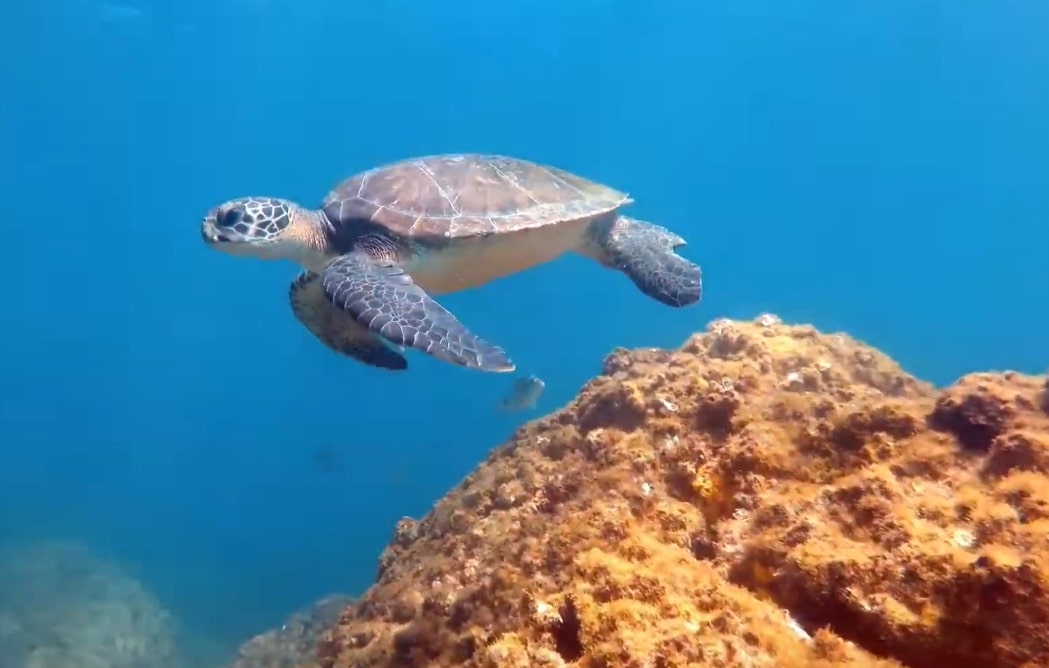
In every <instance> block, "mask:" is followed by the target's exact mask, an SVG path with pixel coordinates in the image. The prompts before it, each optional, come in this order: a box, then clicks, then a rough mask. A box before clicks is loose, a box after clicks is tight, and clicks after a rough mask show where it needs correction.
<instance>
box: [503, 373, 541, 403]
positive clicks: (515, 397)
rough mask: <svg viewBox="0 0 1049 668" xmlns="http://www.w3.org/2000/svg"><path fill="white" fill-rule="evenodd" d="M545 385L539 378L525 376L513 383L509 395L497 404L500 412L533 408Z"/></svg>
mask: <svg viewBox="0 0 1049 668" xmlns="http://www.w3.org/2000/svg"><path fill="white" fill-rule="evenodd" d="M545 387H546V383H544V382H543V380H542V379H541V378H539V376H525V377H523V378H518V379H517V380H515V381H514V386H513V388H511V390H510V393H509V394H507V395H506V396H505V397H503V400H502V401H501V402H499V408H500V410H504V411H521V410H527V409H529V408H535V403H536V402H537V401H539V396H540V395H541V394H542V393H543V388H545Z"/></svg>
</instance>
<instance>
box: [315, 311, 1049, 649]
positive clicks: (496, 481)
mask: <svg viewBox="0 0 1049 668" xmlns="http://www.w3.org/2000/svg"><path fill="white" fill-rule="evenodd" d="M316 651H317V655H316V660H317V662H318V663H319V665H320V666H321V667H322V668H366V667H370V666H386V667H393V666H396V667H404V668H407V667H412V666H419V667H424V666H475V667H491V668H518V667H519V668H541V667H550V668H553V667H560V666H572V667H580V668H582V667H586V668H598V667H602V668H616V667H623V668H671V667H676V666H710V667H716V666H726V667H727V666H732V667H740V668H743V667H750V666H785V667H798V668H800V667H804V666H857V667H858V666H883V667H886V668H888V667H889V666H909V667H912V668H932V667H934V666H938V665H946V666H952V667H953V668H987V667H990V666H995V667H997V668H1008V667H1013V666H1016V667H1019V666H1036V665H1037V666H1047V665H1049V386H1047V381H1046V379H1045V378H1044V377H1031V376H1024V375H1021V374H1017V373H1002V374H990V373H988V374H974V375H971V376H967V377H964V378H962V379H961V380H959V381H958V382H957V383H956V384H955V385H954V386H952V387H950V388H947V389H945V390H937V389H935V388H934V387H932V386H931V385H929V384H927V383H924V382H921V381H920V380H917V379H915V378H913V377H911V376H909V375H908V374H906V373H904V372H903V371H902V370H901V369H900V368H899V366H898V365H897V364H896V363H895V362H893V361H892V360H891V359H889V358H888V357H886V356H885V355H883V354H882V353H880V352H878V351H877V350H874V349H871V348H870V347H867V346H865V345H863V344H861V343H859V342H857V341H855V340H853V339H851V338H850V337H848V336H845V335H828V334H821V333H819V332H818V331H816V330H815V329H813V328H812V327H807V326H788V325H784V324H782V323H781V322H779V320H778V319H776V318H775V317H772V316H762V317H761V318H758V319H757V320H756V321H755V322H732V321H724V320H722V321H717V322H714V323H712V324H711V325H710V326H709V327H708V329H707V331H706V332H704V333H702V334H697V335H695V336H693V337H692V338H690V339H689V340H688V341H687V342H686V343H685V344H684V346H682V347H681V348H680V349H679V350H676V351H663V350H640V351H633V352H628V351H626V350H617V351H615V352H613V353H612V354H611V355H610V356H609V357H608V358H607V360H606V361H605V368H604V373H603V375H601V376H600V377H598V378H596V379H595V380H593V381H591V382H590V383H589V384H588V385H587V386H586V387H585V388H583V390H582V391H581V393H580V394H579V396H578V397H577V398H576V399H575V400H574V401H573V402H572V403H571V404H570V405H568V406H567V407H566V408H564V409H563V410H561V411H559V412H557V413H554V414H552V415H550V416H548V417H546V418H543V419H540V420H538V421H536V422H533V423H530V424H528V425H526V426H524V427H522V428H521V429H520V430H519V431H518V433H516V434H515V435H514V437H513V439H512V440H511V442H509V443H508V444H506V445H505V446H503V447H501V448H499V449H497V450H495V451H494V452H493V453H492V454H491V455H490V456H489V458H488V459H487V461H485V462H484V463H483V464H481V465H480V467H479V468H478V469H477V470H476V471H475V472H473V473H472V474H471V475H469V476H468V477H467V478H466V479H465V480H464V481H463V482H462V483H461V484H460V485H459V486H458V487H457V488H456V489H454V490H453V491H452V492H451V493H449V494H448V495H447V496H446V497H445V498H444V499H443V500H441V501H440V502H439V503H437V505H436V506H435V507H434V508H433V510H432V511H431V512H430V513H429V514H428V515H427V516H426V517H425V518H424V519H423V520H421V521H414V520H411V519H407V518H406V519H404V520H402V521H401V522H400V523H399V525H398V526H397V528H396V532H395V535H394V538H393V540H392V542H391V544H390V545H389V546H388V548H387V549H386V550H385V552H384V553H383V555H382V557H381V559H380V564H379V570H378V577H377V580H376V583H375V584H374V585H373V586H372V587H371V588H370V589H369V590H368V591H367V592H366V593H365V594H364V595H363V596H362V597H361V598H360V599H358V600H357V601H355V602H354V603H353V604H352V605H350V606H348V607H347V608H346V609H345V610H344V611H343V613H342V615H341V618H340V619H339V622H338V623H337V624H336V625H335V626H334V627H333V628H332V629H331V630H330V631H328V632H327V633H326V634H325V635H324V637H323V639H322V641H321V642H320V643H319V645H318V647H317V650H316Z"/></svg>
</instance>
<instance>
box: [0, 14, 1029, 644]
mask: <svg viewBox="0 0 1049 668" xmlns="http://www.w3.org/2000/svg"><path fill="white" fill-rule="evenodd" d="M1046 26H1049V4H1047V3H1045V2H1044V1H1042V0H1005V1H1002V2H993V3H992V2H961V3H959V2H946V1H930V2H913V1H910V0H878V1H877V2H860V3H842V2H831V1H829V0H825V1H815V0H801V1H798V2H789V3H787V2H779V1H776V0H737V1H735V2H718V3H715V2H702V3H696V2H691V1H689V2H686V1H685V0H673V1H670V0H657V1H655V2H637V1H634V2H628V1H626V0H577V1H575V2H567V3H562V2H553V1H552V0H538V1H537V0H530V1H529V2H524V1H523V0H507V1H503V2H491V1H490V0H457V1H456V2H407V1H406V0H386V1H385V2H381V3H380V2H376V3H364V2H344V1H336V0H314V1H313V2H310V3H302V2H287V1H285V0H208V1H207V2H205V1H203V0H187V2H180V3H161V2H156V3H154V4H149V3H146V2H135V3H131V2H129V3H127V4H108V5H107V4H105V3H102V2H97V1H95V0H65V1H62V0H46V1H40V2H30V1H29V0H11V1H8V2H4V3H2V4H0V45H2V46H0V202H2V206H3V209H2V210H3V220H2V225H3V228H2V229H3V236H2V239H0V285H2V286H3V288H2V290H3V292H2V307H3V332H2V334H0V336H2V343H3V345H2V347H0V383H2V384H0V455H2V459H0V542H2V541H14V542H17V541H23V542H24V541H34V540H39V539H54V538H57V539H62V540H75V541H81V542H83V543H85V544H87V545H90V546H92V547H93V548H95V549H97V550H100V551H105V552H106V553H107V554H111V555H115V556H114V558H118V559H119V560H120V561H121V562H122V563H124V564H125V565H126V567H127V569H129V570H130V571H132V572H133V573H134V574H135V576H136V577H137V578H139V579H140V581H141V582H143V583H144V584H145V585H146V586H147V587H149V588H150V589H151V590H153V591H154V592H155V593H156V594H157V596H158V597H159V598H160V599H161V600H162V601H163V603H164V604H165V605H166V606H168V607H169V608H170V609H171V610H172V611H173V612H174V614H175V615H176V616H177V617H178V618H179V619H180V620H182V622H183V623H184V624H186V625H187V626H189V627H191V628H193V629H194V630H195V631H196V632H198V633H199V634H201V635H202V636H206V637H207V638H209V640H210V641H211V642H213V643H215V644H216V645H218V646H220V647H223V648H231V647H233V646H235V645H236V644H237V643H239V642H241V641H242V640H244V639H245V638H246V637H247V636H249V635H250V634H252V633H255V632H258V631H260V630H262V629H264V628H266V627H268V626H271V625H273V624H275V623H279V620H280V619H281V618H282V617H283V616H284V615H285V614H287V613H288V612H290V611H292V610H293V609H295V608H297V607H300V606H302V605H304V604H307V603H309V602H310V601H312V600H314V599H316V598H318V597H320V596H321V595H323V594H326V593H329V592H333V591H341V592H349V593H354V592H359V591H361V590H362V589H364V588H365V587H367V586H368V584H369V583H370V581H371V579H372V578H373V575H374V572H375V565H376V557H377V555H378V553H379V552H380V551H381V549H382V547H383V546H384V544H385V542H386V541H387V540H388V538H389V536H390V533H391V528H392V525H393V523H394V522H395V521H396V520H397V519H398V518H400V517H401V516H402V515H413V516H418V515H421V514H423V513H425V511H426V510H427V509H428V508H429V506H430V505H431V504H432V503H433V501H434V500H435V499H437V498H438V497H440V496H441V495H442V494H443V493H445V491H447V490H448V489H449V488H450V487H451V486H453V485H454V484H455V483H457V482H458V480H459V479H460V478H461V477H462V476H463V475H465V474H466V473H467V472H469V471H470V470H471V469H472V468H473V466H474V465H475V464H476V463H477V462H478V461H479V460H480V459H481V458H483V457H484V456H485V454H486V453H487V452H488V450H489V449H490V448H493V447H495V446H497V445H498V444H499V443H501V442H502V441H503V440H504V439H505V438H506V437H507V436H508V435H509V434H510V433H511V432H512V430H513V429H514V428H515V427H516V426H517V425H518V424H519V423H520V422H521V421H522V420H524V419H526V418H529V417H532V416H534V415H538V414H541V413H543V412H546V411H549V410H553V409H555V408H557V407H559V406H561V405H563V404H564V403H565V402H567V401H568V400H570V398H571V397H572V396H573V395H574V394H575V393H576V391H577V390H578V388H579V387H580V385H581V384H582V383H584V382H585V381H586V380H587V379H588V378H590V377H591V376H593V375H594V374H595V373H596V372H597V371H598V369H599V368H600V363H601V360H602V357H603V356H604V355H605V354H606V353H607V352H608V351H609V350H610V349H612V348H613V347H615V346H627V347H631V346H675V345H677V344H679V343H680V342H681V341H683V340H684V339H685V338H686V337H687V336H688V335H689V334H690V333H691V332H693V331H695V330H699V329H701V328H703V326H704V325H705V324H706V323H707V322H709V321H710V320H713V319H715V318H717V317H722V316H729V317H740V318H752V317H754V316H756V315H757V314H758V313H760V312H763V311H771V312H774V313H777V314H779V315H780V316H781V317H783V318H784V319H785V320H788V321H801V322H812V323H814V324H815V325H816V326H818V327H819V328H821V329H824V330H846V331H848V332H850V333H852V334H853V335H855V336H856V337H858V338H860V339H863V340H866V341H868V342H870V343H872V344H874V345H876V346H878V347H880V348H882V349H884V350H885V351H886V352H888V353H889V354H891V355H893V356H894V357H896V358H897V359H899V360H900V362H901V363H902V364H903V365H904V366H905V367H906V368H907V369H908V370H910V371H911V372H912V373H915V374H916V375H920V376H922V377H925V378H927V379H929V380H932V381H934V382H937V383H941V384H943V383H948V382H951V381H952V380H953V379H955V378H957V377H958V376H959V375H961V374H963V373H966V372H967V371H970V370H978V369H988V368H993V369H1001V368H1013V369H1019V370H1023V371H1028V372H1040V371H1043V370H1044V369H1045V368H1046V366H1047V365H1049V345H1047V342H1049V298H1047V291H1049V39H1046ZM445 151H486V152H497V153H504V154H513V155H518V156H521V157H525V158H530V159H533V160H537V161H540V162H545V163H550V164H555V165H558V166H560V167H562V168H565V169H568V170H571V171H574V172H577V173H579V174H582V175H585V176H588V177H590V178H593V179H597V180H600V181H603V182H606V183H608V184H610V185H613V186H615V187H618V188H620V189H624V190H628V191H629V192H630V193H631V194H632V195H633V196H634V197H635V198H636V200H637V204H636V205H635V206H634V208H633V209H632V213H634V214H635V215H637V216H638V217H641V218H644V219H646V220H652V221H656V222H659V223H661V224H664V225H667V226H669V227H671V228H673V229H674V230H675V231H677V232H679V233H680V234H682V235H683V236H685V237H686V238H687V239H688V240H689V242H690V245H689V247H688V248H687V249H686V253H687V254H688V255H689V256H690V257H691V258H692V259H695V260H697V261H699V262H701V263H702V264H703V266H704V270H705V287H706V294H705V297H704V301H703V302H702V304H700V305H699V306H698V307H694V308H689V309H683V310H673V309H668V308H666V307H663V306H661V305H659V304H657V303H655V302H653V301H651V300H648V299H646V298H645V297H643V296H642V295H640V294H639V293H638V292H637V291H636V290H634V288H633V286H632V285H631V284H630V283H629V282H628V281H627V280H626V279H625V278H623V277H622V276H620V275H617V274H613V273H610V272H607V271H604V270H602V269H600V268H598V267H597V266H596V265H594V264H592V263H590V262H589V261H587V260H585V259H582V258H579V257H565V258H564V259H562V260H558V261H557V262H555V263H553V264H551V265H548V266H545V267H543V268H541V269H538V270H535V271H532V272H529V273H526V274H521V275H518V276H514V277H511V278H509V279H506V280H503V281H500V282H498V283H495V284H492V285H490V286H488V287H487V288H486V289H484V290H482V291H472V292H466V293H461V294H455V295H450V296H447V297H445V298H443V300H442V302H443V303H444V304H445V305H447V306H448V307H449V308H450V309H452V310H453V311H454V312H455V313H456V314H457V315H458V316H459V317H460V318H461V319H462V320H463V321H464V322H466V323H468V324H469V325H470V326H471V327H472V328H474V329H475V330H477V331H478V333H480V334H482V335H483V336H485V337H486V338H488V339H490V340H493V341H495V342H497V343H499V344H500V345H502V346H504V347H505V348H506V349H507V350H508V351H509V352H510V353H511V355H512V356H513V358H514V360H515V361H516V362H517V363H518V366H519V368H520V369H521V370H522V371H523V372H526V373H535V374H537V375H539V376H540V377H542V378H543V379H544V380H545V381H546V383H547V390H546V394H545V395H544V397H543V400H542V402H541V404H540V407H539V408H538V409H537V410H536V411H533V412H531V413H526V414H513V413H511V414H506V413H500V412H498V411H497V410H496V406H497V404H498V401H499V399H500V398H501V397H502V395H503V393H504V392H505V391H506V389H507V388H508V386H509V382H510V379H509V378H507V377H506V376H498V375H484V374H480V373H475V372H469V371H465V370H462V369H457V368H454V367H451V366H448V365H443V364H440V363H438V362H435V361H432V360H431V359H429V358H426V357H425V356H423V355H420V354H412V355H411V356H410V365H411V370H410V371H409V372H408V373H405V374H392V373H386V372H382V371H379V370H374V369H370V368H366V367H364V366H361V365H358V364H354V363H352V362H350V361H348V360H343V359H340V358H337V357H336V356H335V355H333V354H332V353H330V352H329V351H327V350H326V349H324V348H323V347H321V346H320V345H319V344H317V343H316V341H314V340H313V339H312V337H311V336H310V335H309V333H308V332H306V331H305V330H304V329H303V328H302V327H301V326H300V325H299V324H298V323H297V322H296V321H295V320H294V318H293V317H292V316H291V314H290V312H289V309H288V306H287V301H286V291H287V286H288V283H289V281H290V280H291V278H292V277H293V276H294V274H295V273H296V271H297V270H296V268H294V267H293V266H291V265H290V264H282V263H264V262H261V261H249V260H242V259H235V258H231V257H228V256H223V255H220V254H218V253H215V252H214V251H210V250H208V249H207V248H205V247H204V245H203V244H202V243H201V239H200V235H199V224H200V220H201V217H202V216H203V214H204V212H205V211H206V210H207V209H208V208H209V207H211V206H213V205H214V204H217V203H218V202H221V201H223V200H226V199H229V198H231V197H236V196H241V195H249V194H256V195H275V196H281V197H288V198H292V199H295V200H297V201H299V202H302V203H304V204H307V205H310V206H314V205H316V204H318V203H319V201H320V199H321V198H322V197H323V196H324V195H325V194H326V193H327V191H328V189H329V188H330V187H331V186H332V185H334V184H335V183H336V182H337V181H338V180H339V179H341V178H343V177H345V176H348V175H349V174H352V173H353V172H355V171H358V170H363V169H366V168H369V167H371V166H373V165H375V164H379V163H383V162H388V161H391V160H396V159H399V158H403V157H409V156H415V155H424V154H429V153H435V152H445ZM322 447H326V448H332V449H334V450H335V451H337V452H338V453H339V456H340V457H342V458H343V462H344V466H343V467H342V469H341V470H340V471H336V472H333V473H329V474H325V473H323V472H321V471H319V470H318V468H317V467H316V466H315V464H314V462H313V460H312V458H311V452H313V451H314V450H315V449H317V448H322Z"/></svg>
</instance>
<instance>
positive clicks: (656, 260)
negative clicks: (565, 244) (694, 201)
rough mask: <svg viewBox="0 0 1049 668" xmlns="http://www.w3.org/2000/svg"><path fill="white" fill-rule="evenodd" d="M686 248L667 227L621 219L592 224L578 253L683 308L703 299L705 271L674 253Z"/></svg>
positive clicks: (647, 292)
mask: <svg viewBox="0 0 1049 668" xmlns="http://www.w3.org/2000/svg"><path fill="white" fill-rule="evenodd" d="M684 245H685V240H684V239H682V238H681V237H680V236H678V235H676V234H674V233H673V232H671V231H670V230H668V229H666V228H665V227H660V226H659V225H653V224H651V223H646V222H643V221H640V220H635V219H634V218H629V217H627V216H618V217H616V219H615V220H611V221H610V220H608V219H604V220H599V221H595V222H593V223H591V225H590V227H589V229H588V230H587V235H586V238H585V239H584V242H583V244H582V245H581V247H580V248H579V249H578V252H579V253H581V254H583V255H586V256H587V257H590V258H592V259H594V260H596V261H597V262H599V263H600V264H602V265H603V266H605V267H608V268H610V269H616V270H618V271H621V272H623V273H624V274H626V276H627V277H628V278H629V279H630V280H631V281H633V282H634V285H636V286H637V288H638V289H639V290H641V292H643V293H644V294H646V295H648V296H649V297H651V298H652V299H655V300H656V301H659V302H662V303H663V304H666V305H667V306H674V307H680V306H688V305H690V304H695V303H696V302H698V301H699V300H700V299H701V298H702V296H703V271H702V270H701V269H700V267H699V266H698V265H696V264H693V263H692V262H689V261H688V260H686V259H685V258H683V257H681V256H680V255H678V254H677V253H675V252H674V251H675V250H676V249H678V248H680V247H682V246H684Z"/></svg>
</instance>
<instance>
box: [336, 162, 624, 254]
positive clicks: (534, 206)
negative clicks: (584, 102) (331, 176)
mask: <svg viewBox="0 0 1049 668" xmlns="http://www.w3.org/2000/svg"><path fill="white" fill-rule="evenodd" d="M631 201H632V200H631V199H630V197H629V196H628V195H626V194H625V193H622V192H619V191H617V190H614V189H612V188H609V187H607V186H603V185H601V184H598V183H594V182H592V181H589V180H587V179H583V178H580V177H578V176H575V175H573V174H570V173H568V172H565V171H563V170H559V169H556V168H553V167H546V166H542V165H537V164H535V163H532V162H528V161H526V160H518V159H515V158H508V157H504V156H494V155H473V154H471V155H454V156H430V157H425V158H419V159H415V160H405V161H401V162H396V163H392V164H389V165H384V166H382V167H378V168H376V169H373V170H370V171H367V172H363V173H361V174H358V175H356V176H354V177H351V178H349V179H347V180H346V181H344V182H343V183H341V184H340V185H339V186H337V187H336V188H335V190H333V191H332V192H331V193H330V194H329V195H328V197H327V198H326V199H325V201H324V210H325V213H327V215H328V217H329V218H330V219H331V220H332V221H335V222H349V221H354V220H357V221H359V220H367V221H369V222H371V223H374V224H376V225H381V226H383V227H386V228H388V229H389V230H390V231H392V232H394V233H396V234H400V235H403V236H411V237H427V236H429V237H444V238H461V237H472V236H484V235H489V234H495V233H499V232H513V231H517V230H526V229H531V228H536V227H542V226H544V225H552V224H556V223H560V222H563V221H568V220H577V219H581V218H589V217H594V216H598V215H601V214H604V213H607V212H610V211H613V210H614V209H617V208H618V207H620V206H623V205H625V204H629V203H630V202H631Z"/></svg>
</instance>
